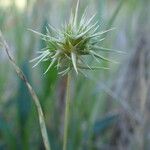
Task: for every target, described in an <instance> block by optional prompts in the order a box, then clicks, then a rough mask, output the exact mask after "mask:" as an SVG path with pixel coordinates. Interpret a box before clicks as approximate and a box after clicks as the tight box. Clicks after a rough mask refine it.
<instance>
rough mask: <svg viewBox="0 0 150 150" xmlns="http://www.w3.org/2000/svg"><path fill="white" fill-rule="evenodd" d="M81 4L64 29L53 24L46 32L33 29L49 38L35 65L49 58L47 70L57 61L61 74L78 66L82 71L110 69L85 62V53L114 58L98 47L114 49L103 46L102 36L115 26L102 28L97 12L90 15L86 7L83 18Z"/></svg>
mask: <svg viewBox="0 0 150 150" xmlns="http://www.w3.org/2000/svg"><path fill="white" fill-rule="evenodd" d="M78 7H79V0H78V2H77V6H76V8H75V11H74V12H73V13H71V16H70V19H69V22H68V24H67V23H65V24H64V25H63V26H62V29H60V30H57V29H55V27H53V26H51V25H49V27H48V28H46V34H42V33H39V32H37V31H34V30H31V31H33V32H34V33H37V34H38V35H40V36H41V38H42V40H44V41H45V42H46V47H45V48H43V49H42V50H41V51H39V56H38V57H36V58H34V59H33V60H31V62H36V63H35V65H34V66H33V67H35V66H37V65H38V64H39V63H40V62H43V61H48V62H49V66H48V68H47V70H46V71H45V73H47V72H48V71H49V70H50V69H51V67H52V66H53V65H55V66H56V67H57V69H58V72H59V74H62V75H64V74H67V73H68V72H69V71H71V70H75V72H76V73H77V74H78V73H79V72H82V70H83V69H91V70H93V69H108V68H105V67H92V66H89V65H88V64H86V63H85V60H84V57H85V56H92V57H93V58H95V59H96V60H102V61H110V62H113V61H111V60H109V59H107V58H105V57H103V56H101V55H100V54H98V53H97V51H95V50H103V51H107V52H109V51H111V49H107V48H103V47H100V46H99V45H100V44H101V41H103V40H104V38H102V37H103V35H104V34H105V33H107V32H109V31H111V30H113V29H109V30H105V31H98V28H99V25H98V22H95V21H94V18H95V15H93V16H92V17H91V18H89V19H87V17H86V11H85V12H84V13H83V15H82V16H81V17H80V18H79V16H78ZM50 31H52V32H53V34H51V32H50ZM112 51H115V50H112ZM115 52H117V51H115Z"/></svg>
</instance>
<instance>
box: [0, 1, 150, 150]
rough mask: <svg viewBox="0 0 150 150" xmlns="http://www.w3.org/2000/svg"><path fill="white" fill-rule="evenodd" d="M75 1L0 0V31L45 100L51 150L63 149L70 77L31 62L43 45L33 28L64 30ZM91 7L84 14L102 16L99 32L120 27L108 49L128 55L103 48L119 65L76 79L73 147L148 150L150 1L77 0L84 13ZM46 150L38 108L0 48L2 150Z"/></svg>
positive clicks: (70, 149)
mask: <svg viewBox="0 0 150 150" xmlns="http://www.w3.org/2000/svg"><path fill="white" fill-rule="evenodd" d="M75 5H76V0H55V1H53V0H0V30H1V31H2V33H3V34H4V36H5V38H6V39H7V42H8V44H9V46H10V47H11V50H12V51H11V54H12V55H13V56H14V58H15V60H16V62H17V64H18V65H19V66H20V68H22V70H23V71H24V73H25V75H26V76H27V78H28V80H29V81H30V83H31V84H32V86H33V88H34V89H35V91H36V93H37V95H38V97H39V99H40V102H41V105H42V108H43V111H44V114H45V120H46V126H47V129H48V135H49V139H50V142H51V145H52V150H61V149H62V141H63V123H64V121H63V120H64V115H63V114H64V104H65V103H64V99H65V91H66V90H65V86H66V77H61V76H58V75H57V71H56V69H55V68H52V69H51V71H49V72H48V73H47V74H46V75H43V72H44V71H45V70H46V68H47V66H48V64H46V63H43V64H41V65H39V66H38V67H36V68H35V69H32V65H33V64H31V63H29V61H30V60H31V59H32V58H34V57H35V56H36V51H37V50H40V49H41V48H43V47H44V46H45V43H44V42H43V41H41V39H40V38H39V37H38V36H37V35H35V34H33V33H32V32H30V31H28V28H30V29H34V30H36V31H38V32H42V33H44V32H45V27H46V26H47V25H48V24H52V25H53V26H55V27H57V28H61V24H63V23H64V22H65V21H67V20H68V18H69V17H70V12H71V9H72V8H74V7H75ZM87 6H88V16H87V18H88V17H90V16H91V15H92V14H94V13H97V17H96V19H97V20H99V24H100V25H101V26H100V30H105V29H108V28H111V27H115V28H116V29H115V30H114V31H112V32H111V33H109V34H108V35H107V38H106V40H105V42H103V47H107V48H112V49H116V50H121V51H124V52H126V54H123V55H122V54H114V53H104V55H105V56H107V57H108V58H112V59H114V60H117V61H118V62H119V64H117V65H116V64H115V65H114V64H109V63H106V62H104V65H105V66H108V67H110V68H111V69H110V70H99V71H92V72H91V71H89V72H87V76H88V77H87V78H85V77H84V76H82V75H79V76H76V75H74V76H73V77H72V83H71V84H72V87H71V113H70V122H69V139H68V150H149V149H150V126H149V125H150V42H149V41H150V15H149V14H150V1H149V0H80V7H79V15H80V14H82V13H83V11H84V9H85V8H86V7H87ZM88 61H89V62H90V61H91V60H88ZM97 65H98V64H97ZM100 65H101V64H100ZM102 65H103V64H102ZM43 66H44V67H43ZM42 149H44V146H43V142H42V138H41V133H40V128H39V124H38V116H37V112H36V108H35V106H34V104H33V102H32V99H31V97H30V95H29V93H28V91H27V88H26V87H25V85H24V83H23V82H22V81H21V80H20V79H19V78H18V77H17V75H16V74H15V72H14V70H13V68H12V66H11V64H10V63H9V60H8V58H7V56H6V54H5V51H4V48H3V47H0V150H42Z"/></svg>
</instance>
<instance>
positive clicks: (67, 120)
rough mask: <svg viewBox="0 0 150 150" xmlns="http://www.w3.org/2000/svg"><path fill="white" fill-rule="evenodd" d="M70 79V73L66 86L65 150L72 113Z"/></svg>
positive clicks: (64, 148) (65, 149) (65, 148)
mask: <svg viewBox="0 0 150 150" xmlns="http://www.w3.org/2000/svg"><path fill="white" fill-rule="evenodd" d="M70 80H71V75H70V74H69V73H68V77H67V87H66V101H65V102H66V106H65V119H64V138H63V140H64V141H63V150H67V138H68V123H69V113H70Z"/></svg>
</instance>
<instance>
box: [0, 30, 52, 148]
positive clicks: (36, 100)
mask: <svg viewBox="0 0 150 150" xmlns="http://www.w3.org/2000/svg"><path fill="white" fill-rule="evenodd" d="M0 39H1V40H2V42H3V44H4V47H5V51H6V53H7V55H8V58H9V60H10V62H11V64H12V65H13V67H14V69H15V71H16V73H17V75H18V77H19V78H20V79H21V80H22V81H23V82H24V83H25V85H26V86H27V88H28V91H29V93H30V95H31V97H32V99H33V101H34V103H35V106H36V108H37V112H38V118H39V125H40V129H41V134H42V138H43V143H44V146H45V149H46V150H51V147H50V143H49V140H48V134H47V130H46V125H45V120H44V114H43V111H42V107H41V104H40V101H39V98H38V97H37V95H36V93H35V91H34V89H33V88H32V86H31V85H30V83H29V82H28V80H27V78H26V76H25V74H24V73H23V71H22V70H21V69H20V68H19V67H18V66H17V65H16V63H15V60H14V59H13V57H12V56H11V55H10V53H9V51H10V48H9V46H8V44H7V42H6V41H5V39H4V38H3V36H2V33H1V31H0Z"/></svg>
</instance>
